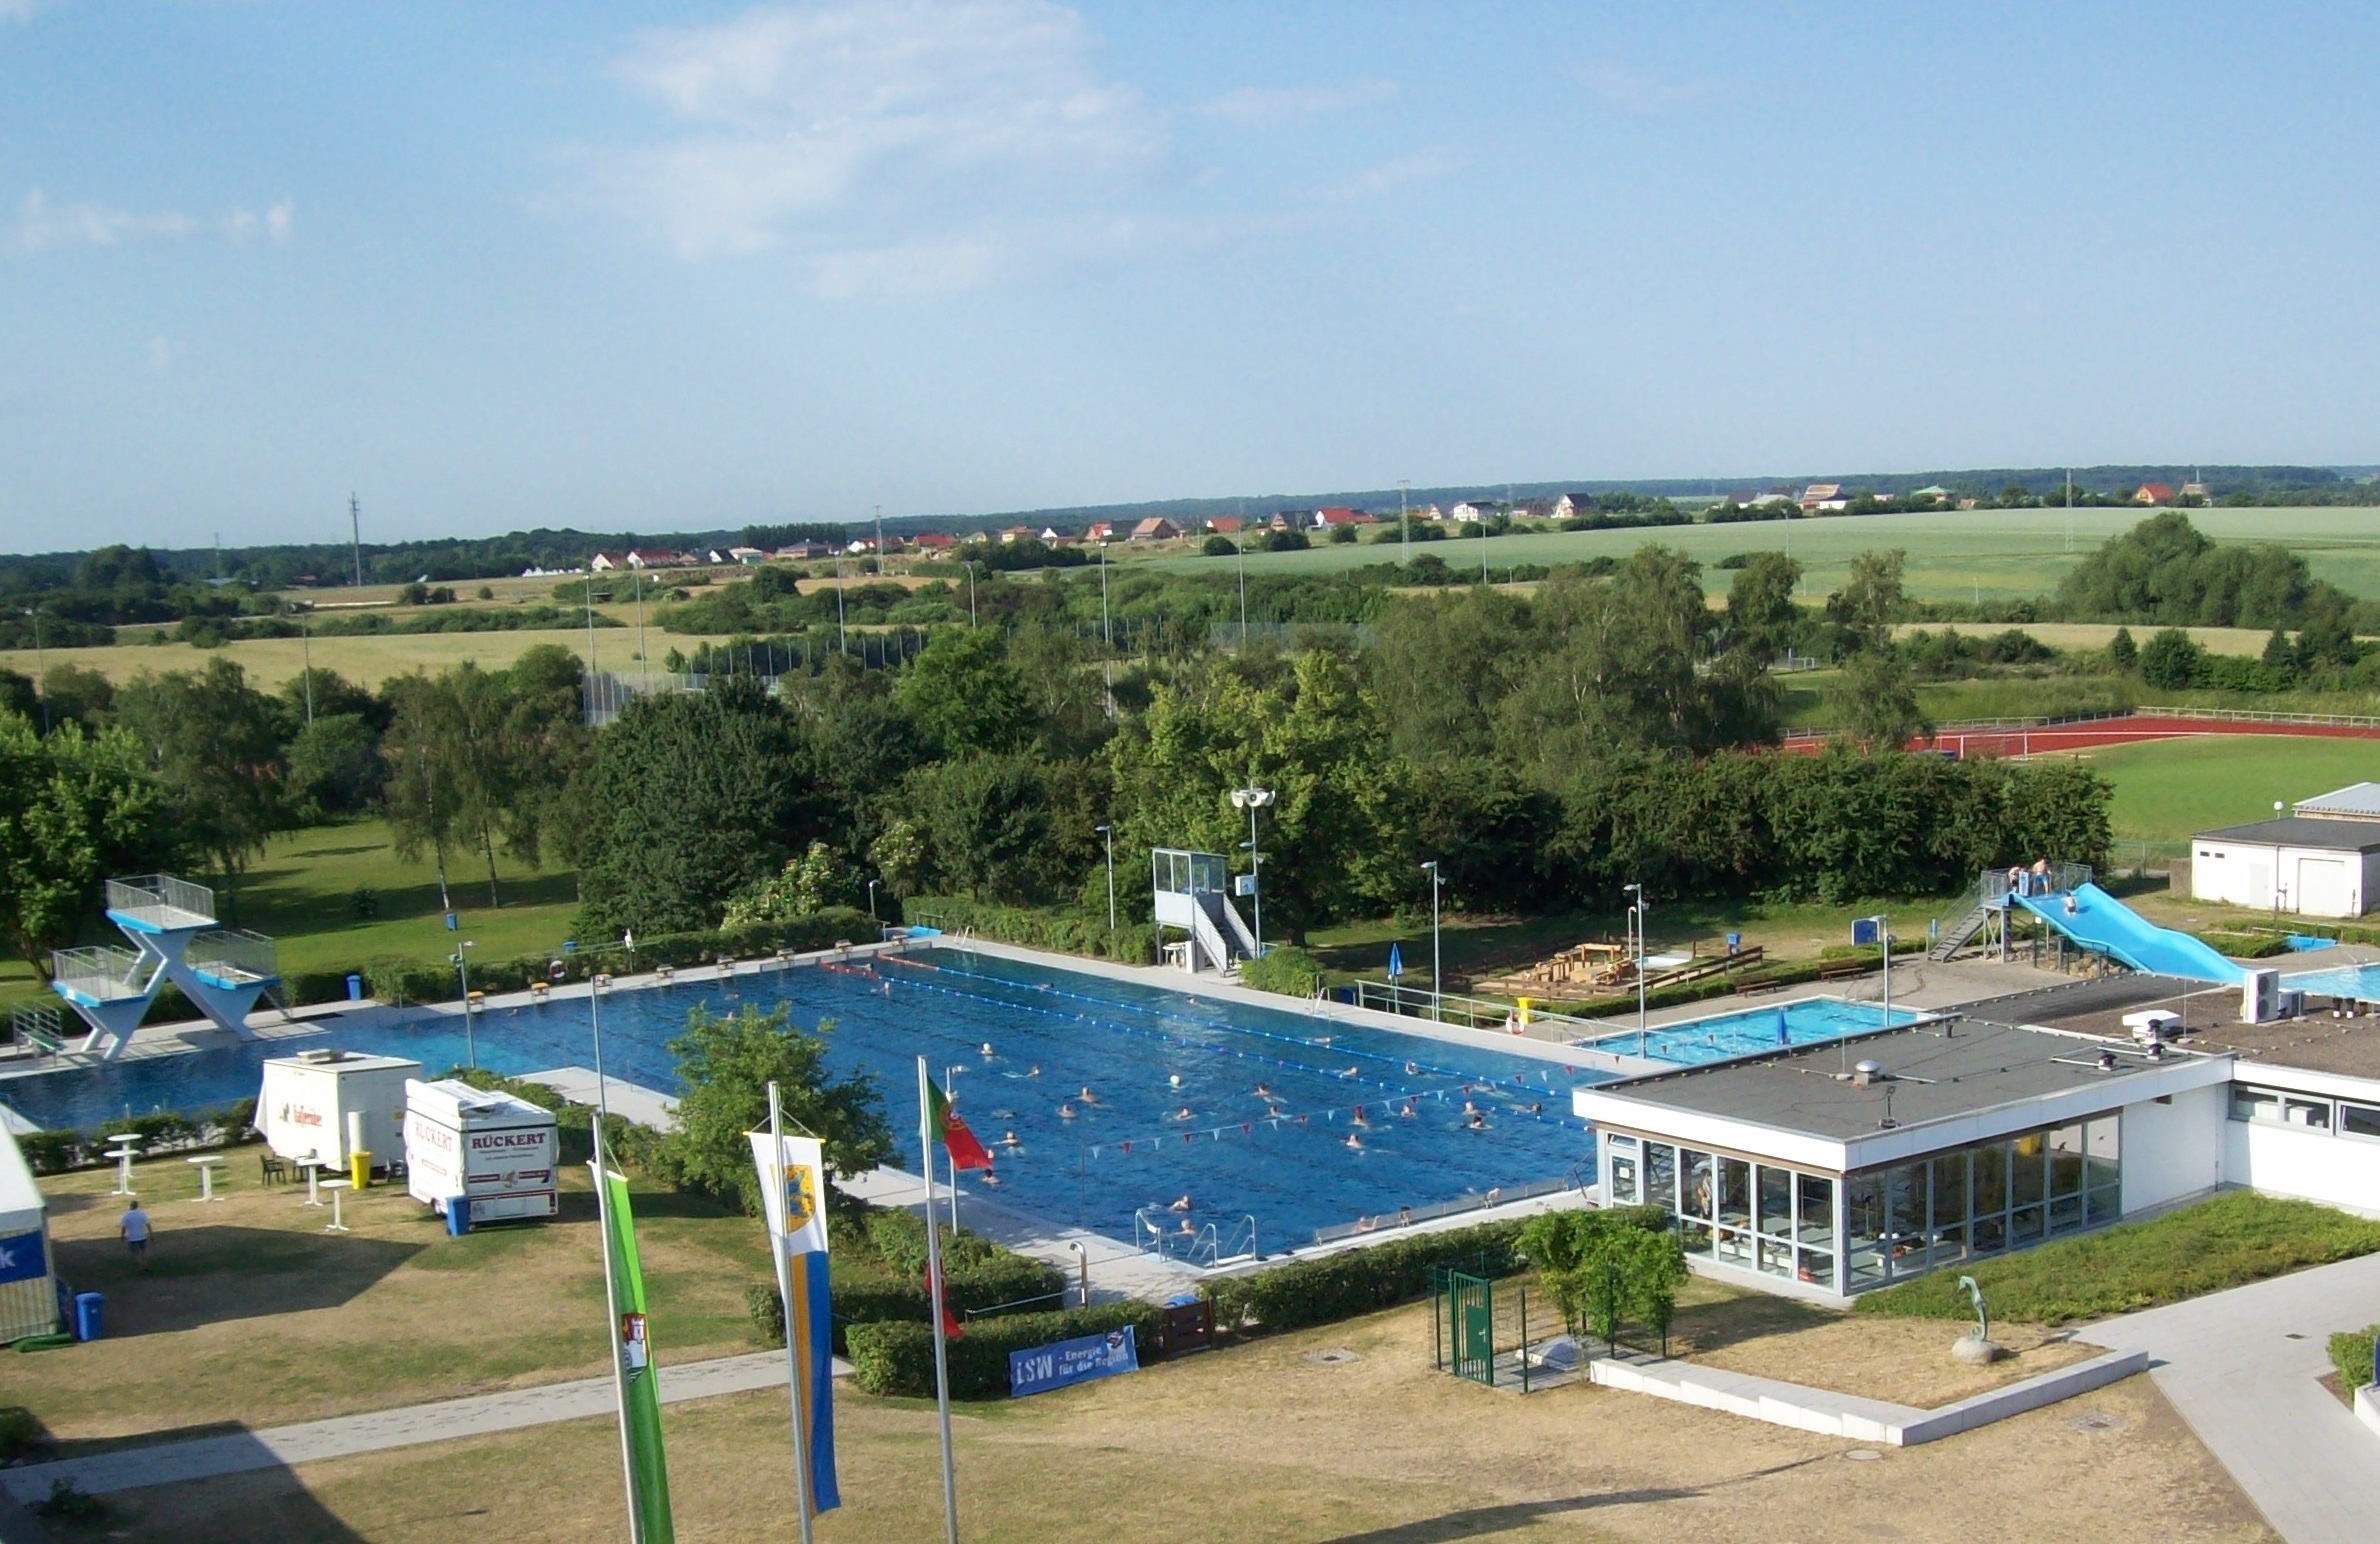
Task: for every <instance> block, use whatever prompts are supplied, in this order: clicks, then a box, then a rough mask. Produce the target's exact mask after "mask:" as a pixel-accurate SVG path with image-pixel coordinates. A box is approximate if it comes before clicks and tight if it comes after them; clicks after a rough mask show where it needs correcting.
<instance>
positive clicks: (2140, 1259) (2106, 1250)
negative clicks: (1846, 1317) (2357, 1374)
mask: <svg viewBox="0 0 2380 1544" xmlns="http://www.w3.org/2000/svg"><path fill="white" fill-rule="evenodd" d="M2373 1253H2380V1222H2373V1221H2371V1220H2369V1219H2367V1218H2363V1217H2356V1216H2351V1215H2349V1214H2348V1213H2346V1212H2342V1211H2337V1210H2334V1209H2333V1208H2331V1207H2327V1206H2320V1205H2317V1204H2315V1203H2314V1202H2312V1201H2287V1200H2282V1199H2280V1198H2279V1197H2276V1196H2262V1195H2257V1194H2254V1193H2253V1192H2250V1191H2244V1190H2241V1191H2230V1192H2226V1193H2225V1194H2222V1195H2217V1196H2210V1197H2209V1198H2207V1199H2206V1200H2204V1201H2199V1202H2196V1203H2195V1204H2193V1205H2190V1206H2185V1207H2182V1208H2181V1209H2180V1210H2178V1211H2172V1212H2168V1213H2166V1214H2165V1215H2164V1216H2162V1217H2156V1218H2152V1219H2150V1220H2148V1221H2146V1222H2127V1223H2119V1224H2118V1225H2116V1226H2115V1227H2112V1228H2108V1229H2106V1230H2104V1231H2102V1232H2098V1233H2090V1234H2085V1235H2084V1236H2082V1237H2080V1238H2069V1239H2061V1240H2059V1241H2058V1242H2056V1243H2051V1244H2044V1245H2042V1246H2041V1247H2040V1248H2038V1249H2028V1250H2025V1251H2023V1252H2022V1253H2019V1254H2013V1255H2004V1256H2002V1257H2001V1258H1999V1259H1997V1260H1984V1261H1979V1262H1976V1263H1974V1264H1971V1265H1968V1266H1965V1267H1964V1268H1963V1271H1947V1270H1938V1271H1935V1272H1934V1273H1933V1274H1932V1275H1929V1276H1921V1277H1919V1278H1918V1279H1917V1280H1915V1281H1911V1282H1906V1283H1904V1284H1902V1285H1900V1286H1897V1287H1887V1288H1885V1289H1884V1290H1883V1291H1881V1292H1870V1293H1869V1294H1867V1295H1866V1296H1865V1297H1862V1298H1861V1299H1860V1300H1859V1302H1858V1305H1857V1308H1856V1311H1857V1312H1860V1313H1878V1314H1893V1315H1901V1316H1907V1317H1915V1318H1926V1319H1971V1318H1973V1317H1974V1309H1973V1308H1972V1307H1970V1306H1969V1305H1968V1303H1967V1299H1966V1294H1965V1293H1963V1292H1961V1291H1960V1290H1959V1287H1958V1278H1959V1276H1960V1275H1961V1274H1966V1275H1970V1276H1973V1277H1974V1278H1975V1280H1976V1282H1977V1283H1978V1284H1979V1285H1981V1286H1982V1288H1983V1300H1984V1302H1985V1303H1986V1304H1987V1305H1988V1306H1989V1307H1990V1309H1991V1311H1992V1315H1993V1317H1994V1318H2010V1319H2022V1320H2028V1321H2030V1322H2032V1323H2036V1324H2069V1323H2072V1322H2074V1321H2075V1320H2078V1319H2097V1318H2103V1317H2105V1316H2106V1315H2109V1314H2118V1313H2131V1312H2134V1311H2136V1310H2138V1309H2142V1308H2155V1307H2157V1306H2158V1305H2160V1304H2163V1303H2178V1302H2180V1301H2182V1300H2183V1299H2184V1298H2190V1297H2198V1296H2201V1295H2202V1294H2205V1293H2208V1292H2220V1291H2223V1290H2224V1289H2225V1288H2228V1287H2238V1286H2245V1285H2246V1284H2247V1283H2249V1282H2251V1281H2262V1280H2264V1279H2265V1278H2267V1277H2270V1276H2280V1275H2285V1274H2287V1273H2288V1272H2290V1271H2295V1270H2302V1269H2304V1268H2305V1267H2307V1266H2309V1265H2327V1264H2330V1263H2331V1262H2332V1261H2334V1260H2348V1259H2353V1258H2354V1257H2356V1256H2358V1255H2367V1254H2373Z"/></svg>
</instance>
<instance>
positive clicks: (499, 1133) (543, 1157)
mask: <svg viewBox="0 0 2380 1544" xmlns="http://www.w3.org/2000/svg"><path fill="white" fill-rule="evenodd" d="M560 1158H561V1145H560V1142H559V1140H558V1139H557V1137H556V1135H555V1130H554V1112H553V1111H551V1110H546V1109H540V1108H539V1107H538V1106H536V1105H533V1104H531V1103H529V1101H527V1100H526V1099H517V1098H515V1097H513V1096H512V1095H511V1094H501V1093H495V1092H492V1091H490V1090H487V1089H483V1088H473V1087H472V1086H471V1085H470V1084H468V1083H465V1082H462V1081H460V1080H458V1079H453V1078H445V1079H441V1080H439V1081H437V1082H434V1083H425V1082H422V1081H420V1080H419V1079H413V1080H409V1081H408V1082H407V1083H406V1084H405V1188H406V1189H407V1191H408V1192H410V1193H411V1195H412V1196H413V1198H414V1199H415V1200H416V1201H425V1202H427V1203H429V1205H430V1207H431V1208H432V1209H433V1210H434V1211H437V1212H438V1213H440V1214H441V1215H444V1214H445V1213H447V1212H448V1211H450V1210H451V1209H452V1208H453V1207H454V1205H455V1204H456V1203H457V1202H458V1201H461V1200H464V1199H466V1198H467V1199H468V1200H469V1202H470V1210H469V1213H468V1220H469V1222H470V1223H471V1224H472V1225H474V1226H476V1225H478V1224H480V1223H483V1222H503V1221H507V1220H510V1219H514V1218H546V1217H551V1216H553V1215H555V1213H556V1212H557V1211H559V1210H560V1206H561V1202H560V1195H559V1189H560V1186H559V1180H558V1176H557V1170H558V1169H559V1167H560Z"/></svg>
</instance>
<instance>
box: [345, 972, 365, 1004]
mask: <svg viewBox="0 0 2380 1544" xmlns="http://www.w3.org/2000/svg"><path fill="white" fill-rule="evenodd" d="M347 1000H348V1001H349V1002H351V1003H360V1002H362V1001H363V1000H364V978H363V977H361V976H349V977H348V978H347Z"/></svg>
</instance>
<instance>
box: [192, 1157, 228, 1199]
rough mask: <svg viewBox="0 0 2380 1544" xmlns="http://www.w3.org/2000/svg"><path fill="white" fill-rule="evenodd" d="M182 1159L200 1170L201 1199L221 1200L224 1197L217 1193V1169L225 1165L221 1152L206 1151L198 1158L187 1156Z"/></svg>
mask: <svg viewBox="0 0 2380 1544" xmlns="http://www.w3.org/2000/svg"><path fill="white" fill-rule="evenodd" d="M182 1161H183V1162H184V1163H186V1164H189V1165H191V1166H192V1167H194V1168H196V1169H197V1170H198V1199H199V1200H201V1201H220V1200H222V1199H223V1198H222V1197H221V1196H219V1195H217V1194H215V1171H216V1170H217V1169H218V1168H221V1167H222V1166H223V1159H222V1157H221V1156H220V1155H219V1154H215V1153H205V1154H202V1155H200V1156H199V1157H196V1158H185V1159H183V1160H182Z"/></svg>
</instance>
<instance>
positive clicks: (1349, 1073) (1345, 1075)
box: [1339, 1067, 1364, 1078]
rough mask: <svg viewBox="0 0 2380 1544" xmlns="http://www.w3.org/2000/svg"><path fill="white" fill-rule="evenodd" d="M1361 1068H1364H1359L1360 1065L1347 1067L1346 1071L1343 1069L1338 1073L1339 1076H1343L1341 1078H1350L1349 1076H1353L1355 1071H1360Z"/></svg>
mask: <svg viewBox="0 0 2380 1544" xmlns="http://www.w3.org/2000/svg"><path fill="white" fill-rule="evenodd" d="M1363 1070H1364V1069H1363V1068H1361V1067H1349V1068H1348V1069H1347V1070H1346V1071H1344V1072H1342V1073H1340V1074H1339V1076H1341V1077H1343V1078H1351V1077H1354V1076H1355V1075H1356V1074H1357V1073H1359V1072H1361V1071H1363Z"/></svg>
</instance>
